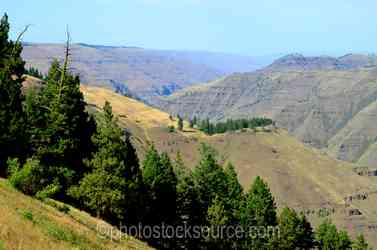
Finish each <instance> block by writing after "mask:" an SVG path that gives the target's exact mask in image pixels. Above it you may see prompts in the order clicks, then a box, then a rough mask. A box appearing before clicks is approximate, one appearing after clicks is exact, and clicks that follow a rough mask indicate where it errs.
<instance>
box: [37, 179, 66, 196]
mask: <svg viewBox="0 0 377 250" xmlns="http://www.w3.org/2000/svg"><path fill="white" fill-rule="evenodd" d="M60 190H61V186H60V185H59V182H58V180H55V181H54V183H53V184H50V185H48V186H47V187H45V188H44V189H42V190H41V191H38V192H37V194H36V195H35V196H36V197H37V198H38V199H40V200H45V199H47V198H51V197H53V196H54V195H55V194H57V193H58V192H59V191H60Z"/></svg>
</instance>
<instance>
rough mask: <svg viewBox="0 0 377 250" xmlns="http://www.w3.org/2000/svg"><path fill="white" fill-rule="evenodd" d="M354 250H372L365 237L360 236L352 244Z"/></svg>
mask: <svg viewBox="0 0 377 250" xmlns="http://www.w3.org/2000/svg"><path fill="white" fill-rule="evenodd" d="M352 250H372V248H371V247H369V245H368V243H367V242H366V240H365V238H364V236H363V235H362V234H360V235H359V236H357V238H356V240H355V241H354V242H353V244H352Z"/></svg>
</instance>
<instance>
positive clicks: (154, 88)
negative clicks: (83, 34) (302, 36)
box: [22, 43, 262, 102]
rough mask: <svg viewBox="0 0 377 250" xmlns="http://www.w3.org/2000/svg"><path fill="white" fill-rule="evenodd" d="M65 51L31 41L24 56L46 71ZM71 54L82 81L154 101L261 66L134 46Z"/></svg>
mask: <svg viewBox="0 0 377 250" xmlns="http://www.w3.org/2000/svg"><path fill="white" fill-rule="evenodd" d="M63 50H64V48H63V45H62V44H28V43H27V44H25V45H24V49H23V54H22V56H23V58H24V59H25V60H26V62H27V66H30V65H32V66H33V67H36V68H38V69H40V70H41V71H42V72H44V73H45V72H46V71H47V70H48V67H49V65H50V63H51V61H52V60H53V58H58V59H61V57H62V55H63V54H64V53H63ZM71 53H72V70H73V71H75V72H76V73H79V74H80V76H81V78H82V82H84V83H90V84H96V85H106V86H109V87H111V88H113V89H117V90H118V91H120V92H124V93H127V92H133V93H134V94H136V95H138V96H139V97H141V98H143V99H145V100H147V101H150V102H153V100H154V97H155V96H159V95H169V94H171V93H172V92H175V91H177V90H179V89H181V88H183V87H186V86H189V85H191V84H193V83H199V82H207V81H209V80H213V79H216V78H217V77H219V76H222V75H224V74H228V73H233V72H237V71H242V72H244V71H250V70H254V69H256V68H257V67H259V66H262V65H259V64H258V63H257V61H256V60H254V59H253V58H250V57H242V56H235V55H227V54H216V53H208V52H180V51H158V50H148V49H142V48H135V47H110V46H96V45H88V44H74V45H73V46H72V50H71Z"/></svg>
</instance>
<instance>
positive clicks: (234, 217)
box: [224, 163, 243, 224]
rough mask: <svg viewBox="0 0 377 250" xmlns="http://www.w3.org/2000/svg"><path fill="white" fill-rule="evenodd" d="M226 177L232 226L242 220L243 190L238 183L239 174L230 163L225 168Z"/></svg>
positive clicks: (228, 207) (227, 202)
mask: <svg viewBox="0 0 377 250" xmlns="http://www.w3.org/2000/svg"><path fill="white" fill-rule="evenodd" d="M224 172H225V175H226V182H227V198H226V200H227V201H226V204H227V209H228V211H229V213H230V214H229V215H228V216H229V218H230V219H229V220H230V223H232V224H238V223H239V220H240V216H241V214H240V210H241V205H242V201H243V188H242V186H241V184H240V182H239V181H238V177H237V173H236V170H235V168H234V166H233V165H232V164H231V163H228V164H227V166H226V167H225V170H224Z"/></svg>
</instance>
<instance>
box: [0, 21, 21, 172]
mask: <svg viewBox="0 0 377 250" xmlns="http://www.w3.org/2000/svg"><path fill="white" fill-rule="evenodd" d="M21 52H22V46H21V43H20V42H19V41H16V42H12V41H9V22H8V16H7V15H6V14H5V15H4V16H3V17H2V19H1V20H0V176H2V177H5V176H6V172H7V171H6V162H7V159H8V158H9V157H12V158H13V157H18V158H25V157H24V151H25V150H26V147H25V146H26V142H25V133H24V125H23V124H24V114H23V111H22V101H23V97H22V94H21V87H22V81H23V79H22V75H23V73H24V62H23V61H22V58H21Z"/></svg>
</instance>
